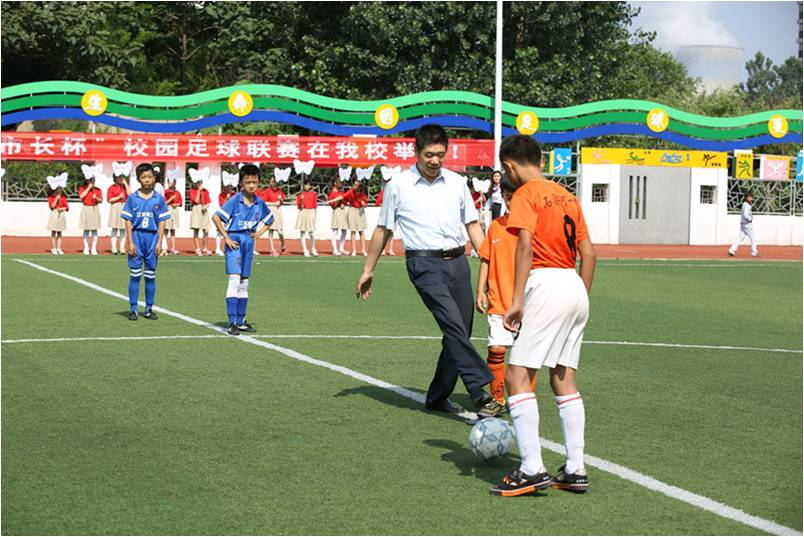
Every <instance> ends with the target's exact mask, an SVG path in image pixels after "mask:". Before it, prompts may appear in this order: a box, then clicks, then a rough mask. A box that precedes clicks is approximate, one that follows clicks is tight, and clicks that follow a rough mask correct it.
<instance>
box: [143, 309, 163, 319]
mask: <svg viewBox="0 0 804 537" xmlns="http://www.w3.org/2000/svg"><path fill="white" fill-rule="evenodd" d="M142 316H143V317H145V318H146V319H148V320H151V321H155V320H157V319H159V317H157V316H156V312H155V311H153V310H145V313H143V314H142Z"/></svg>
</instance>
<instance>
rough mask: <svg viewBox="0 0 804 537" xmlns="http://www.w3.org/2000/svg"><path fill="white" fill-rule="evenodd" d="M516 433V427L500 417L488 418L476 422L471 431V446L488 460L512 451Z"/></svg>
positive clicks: (481, 456) (478, 454)
mask: <svg viewBox="0 0 804 537" xmlns="http://www.w3.org/2000/svg"><path fill="white" fill-rule="evenodd" d="M515 437H516V435H515V433H514V428H513V427H511V426H510V425H509V424H508V423H507V422H504V421H503V420H501V419H499V418H486V419H482V420H480V421H478V422H477V423H475V425H474V427H472V430H471V431H470V432H469V446H470V447H471V448H472V452H473V453H474V454H475V455H477V456H478V457H480V458H481V459H483V460H484V461H485V460H488V459H493V458H494V457H502V456H503V455H505V454H507V453H510V452H511V448H512V447H513V446H514V439H515Z"/></svg>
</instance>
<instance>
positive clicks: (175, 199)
mask: <svg viewBox="0 0 804 537" xmlns="http://www.w3.org/2000/svg"><path fill="white" fill-rule="evenodd" d="M167 183H168V187H167V188H166V189H165V203H167V206H168V207H169V209H170V220H165V236H166V237H167V238H168V241H169V242H170V253H171V254H173V255H179V251H178V250H177V249H176V230H177V229H179V215H180V214H181V207H182V198H181V193H180V192H179V191H178V190H176V180H175V179H168V182H167Z"/></svg>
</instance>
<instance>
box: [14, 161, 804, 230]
mask: <svg viewBox="0 0 804 537" xmlns="http://www.w3.org/2000/svg"><path fill="white" fill-rule="evenodd" d="M179 165H180V166H181V167H182V168H183V167H184V164H183V163H180V164H179ZM111 169H112V168H111V162H105V163H104V171H105V172H106V174H109V175H110V172H111ZM580 173H581V180H580V183H579V184H580V188H579V198H580V200H581V205H582V207H583V210H584V214H585V216H586V222H587V226H588V227H589V231H590V234H591V238H592V241H594V242H595V243H599V244H618V241H619V234H620V230H619V213H620V166H619V165H617V164H584V165H581V169H580ZM219 174H220V168H219V167H217V166H214V167H213V166H210V175H211V176H219ZM183 183H184V179H179V181H178V184H177V185H176V186H177V188H179V189H180V190H181V192H184V184H183ZM594 183H603V184H607V185H609V186H608V189H609V190H608V201H607V202H603V203H597V202H596V203H592V184H594ZM110 184H111V179H103V180H100V181H98V182H97V185H98V187H100V188H101V189H102V190H103V193H104V198H105V197H106V189H107V188H108V187H109V186H110ZM701 185H714V186H716V188H717V190H716V194H715V196H716V203H714V204H711V205H703V204H701V203H700V187H701ZM132 186H133V188H135V189H136V188H138V186H139V185H138V183H137V181H136V180H132ZM205 186H206V188H207V189H208V190H209V191H210V196H211V197H212V206H213V209H214V208H217V198H218V194H219V192H220V182H219V181H209V184H206V185H205ZM727 195H728V174H727V171H726V170H724V169H703V168H693V169H692V172H691V188H690V234H689V235H690V237H689V243H690V244H700V245H706V244H731V242H732V241H733V240H734V239H735V238H736V237H737V234H738V233H739V228H740V217H739V215H729V214H726V213H727V211H726V199H727ZM183 197H185V196H183ZM379 210H380V209H379V207H368V208H367V209H366V216H367V219H368V224H369V228H368V232H367V238H368V237H369V236H370V234H371V231H372V230H373V229H374V227H375V226H376V223H377V216H378V214H379ZM80 212H81V204H80V203H78V202H71V203H70V211H69V212H68V213H67V231H65V236H68V237H69V236H73V237H75V236H80V235H81V230H80V229H79V228H78V220H79V215H80ZM49 214H50V213H49V210H48V207H47V202H44V201H36V202H0V225H1V226H2V228H1V232H2V234H3V235H13V236H40V237H45V236H49V235H50V233H49V232H48V231H47V229H45V227H46V225H47V220H48V216H49ZM108 214H109V204H108V203H106V202H104V203H103V204H102V205H101V223H102V228H101V233H100V234H101V236H108V234H109V229H108V228H107V227H106V221H107V219H108ZM282 215H283V218H284V227H285V236H286V237H288V238H291V239H293V238H298V237H299V233H298V231H296V229H295V223H296V215H297V210H296V205H295V203H294V204H293V205H285V206H284V207H283V208H282ZM331 215H332V211H331V209H330V208H329V207H327V206H321V207H319V208H318V215H317V226H316V233H315V235H316V238H317V239H322V240H327V239H329V238H330V229H329V223H330V217H331ZM802 224H804V218H802V217H801V216H785V215H756V216H755V217H754V229H755V232H756V234H757V239H758V240H759V243H760V244H767V245H800V244H802ZM189 226H190V213H189V212H188V211H182V215H181V227H180V229H179V231H178V232H177V236H178V237H192V231H191V230H190V227H189ZM213 229H214V227H213V226H210V235H212V236H214V232H213ZM397 238H399V235H398V234H397Z"/></svg>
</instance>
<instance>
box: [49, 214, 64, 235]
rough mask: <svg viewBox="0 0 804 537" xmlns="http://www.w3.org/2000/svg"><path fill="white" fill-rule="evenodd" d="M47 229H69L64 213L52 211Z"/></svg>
mask: <svg viewBox="0 0 804 537" xmlns="http://www.w3.org/2000/svg"><path fill="white" fill-rule="evenodd" d="M47 228H48V229H49V230H50V231H64V230H65V229H67V217H66V216H64V211H56V210H55V209H54V210H52V211H50V217H48V219H47Z"/></svg>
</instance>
